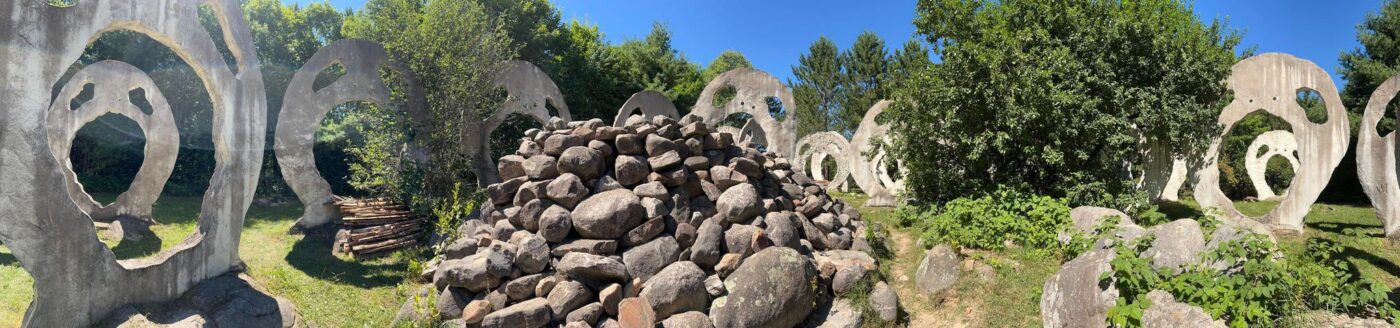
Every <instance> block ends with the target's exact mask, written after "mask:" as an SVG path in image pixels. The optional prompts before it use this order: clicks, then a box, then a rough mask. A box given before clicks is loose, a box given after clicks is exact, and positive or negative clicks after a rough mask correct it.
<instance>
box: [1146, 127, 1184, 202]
mask: <svg viewBox="0 0 1400 328" xmlns="http://www.w3.org/2000/svg"><path fill="white" fill-rule="evenodd" d="M1143 146H1144V148H1145V149H1144V151H1143V152H1144V154H1143V156H1144V158H1146V165H1145V167H1144V168H1143V175H1142V180H1139V181H1138V189H1140V190H1143V191H1146V192H1147V198H1148V199H1152V200H1164V201H1173V202H1174V201H1177V200H1178V198H1179V197H1178V194H1180V193H1181V186H1182V185H1184V184H1186V176H1187V174H1186V172H1187V167H1186V159H1185V158H1183V157H1182V155H1181V154H1176V153H1174V149H1173V148H1172V146H1171V145H1170V144H1163V143H1148V142H1144V145H1143Z"/></svg>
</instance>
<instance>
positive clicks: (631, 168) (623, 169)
mask: <svg viewBox="0 0 1400 328" xmlns="http://www.w3.org/2000/svg"><path fill="white" fill-rule="evenodd" d="M613 172H614V174H615V175H616V176H617V183H619V184H621V185H623V186H635V185H637V184H638V183H642V181H645V180H646V178H647V175H648V174H651V165H649V164H647V161H646V159H645V158H643V157H641V156H618V157H617V159H615V160H614V163H613Z"/></svg>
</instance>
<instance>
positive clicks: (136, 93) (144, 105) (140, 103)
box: [126, 88, 155, 115]
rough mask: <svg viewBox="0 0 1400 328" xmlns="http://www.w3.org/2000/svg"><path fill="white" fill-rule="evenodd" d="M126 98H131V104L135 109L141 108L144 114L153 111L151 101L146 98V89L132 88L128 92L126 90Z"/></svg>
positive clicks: (149, 113)
mask: <svg viewBox="0 0 1400 328" xmlns="http://www.w3.org/2000/svg"><path fill="white" fill-rule="evenodd" d="M126 98H127V99H129V100H131V105H133V106H136V109H139V110H141V112H142V113H146V115H151V113H152V112H154V111H155V110H154V109H152V108H151V101H150V100H148V99H146V89H143V88H136V89H132V90H131V91H130V92H127V96H126Z"/></svg>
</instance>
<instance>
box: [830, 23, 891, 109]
mask: <svg viewBox="0 0 1400 328" xmlns="http://www.w3.org/2000/svg"><path fill="white" fill-rule="evenodd" d="M888 57H889V54H888V53H887V52H886V51H885V40H883V39H880V36H878V35H875V33H874V32H870V31H865V32H862V33H861V34H860V36H858V37H856V43H855V45H854V46H852V47H851V49H848V50H847V51H845V52H843V53H842V54H841V62H842V64H844V66H845V74H844V75H843V76H842V78H841V82H842V84H843V85H844V87H843V89H844V92H845V97H843V98H842V99H841V110H840V111H839V112H838V115H837V116H838V118H837V119H836V120H835V121H834V122H833V123H834V124H833V126H832V128H833V131H837V132H841V133H845V134H847V135H851V134H854V133H855V130H856V128H858V127H859V125H860V121H861V119H863V118H864V117H865V112H866V111H867V110H869V109H870V106H873V105H875V103H876V102H879V101H880V100H882V99H885V97H886V96H887V95H888V94H889V92H888V90H887V87H886V83H885V77H886V75H887V73H888V68H889V58H888Z"/></svg>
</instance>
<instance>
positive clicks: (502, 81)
mask: <svg viewBox="0 0 1400 328" xmlns="http://www.w3.org/2000/svg"><path fill="white" fill-rule="evenodd" d="M494 81H495V83H496V85H497V86H498V87H501V88H504V89H505V90H506V93H507V94H509V96H508V97H507V98H506V101H505V103H504V104H502V105H501V108H500V109H497V110H496V112H495V113H492V114H491V116H490V117H487V118H486V119H485V120H484V121H481V122H476V123H477V124H478V127H479V128H477V129H474V130H472V131H470V133H469V135H468V136H467V147H469V148H468V149H469V150H471V151H469V153H474V154H475V155H476V156H473V157H475V158H474V159H473V161H472V167H473V171H475V172H476V179H477V182H478V183H479V184H480V185H482V186H485V185H490V184H494V183H498V182H501V177H500V175H499V174H498V172H496V162H495V161H494V160H492V159H491V157H492V156H491V132H492V131H496V128H497V127H499V126H501V123H504V122H505V121H506V119H507V118H510V115H512V114H521V115H525V116H529V117H530V118H534V119H535V121H538V122H539V123H540V124H541V125H543V124H545V123H548V122H549V118H550V117H556V116H557V117H559V118H562V119H564V121H565V122H567V121H572V120H573V116H572V115H570V114H569V105H568V104H566V103H564V94H563V93H562V92H559V86H558V85H555V84H554V80H551V79H550V78H549V74H545V72H544V71H543V70H540V68H539V67H535V65H534V64H531V63H530V62H527V61H522V60H512V61H507V62H505V63H502V64H501V68H500V71H499V72H497V73H496V76H495V78H494ZM550 106H552V107H554V109H555V110H557V111H558V112H557V113H552V114H551V113H550V112H549V107H550Z"/></svg>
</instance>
